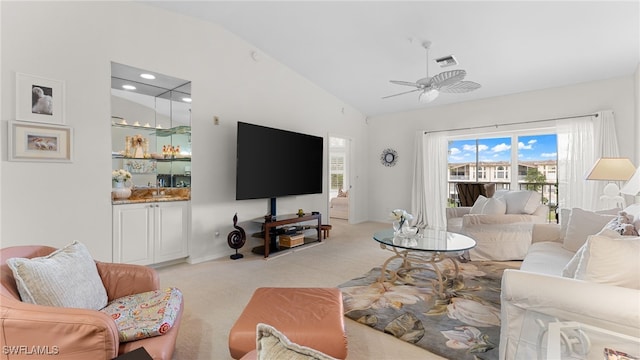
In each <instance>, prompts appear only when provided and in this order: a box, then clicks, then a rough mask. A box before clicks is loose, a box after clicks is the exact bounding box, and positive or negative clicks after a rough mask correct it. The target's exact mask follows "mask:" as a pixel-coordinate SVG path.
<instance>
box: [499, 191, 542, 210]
mask: <svg viewBox="0 0 640 360" xmlns="http://www.w3.org/2000/svg"><path fill="white" fill-rule="evenodd" d="M493 197H494V198H496V199H502V200H504V202H505V203H506V204H507V211H506V213H507V214H533V213H534V212H535V211H536V209H537V208H538V205H540V202H541V199H542V194H540V193H539V192H537V191H530V190H514V191H507V190H499V191H496V193H495V194H494V195H493Z"/></svg>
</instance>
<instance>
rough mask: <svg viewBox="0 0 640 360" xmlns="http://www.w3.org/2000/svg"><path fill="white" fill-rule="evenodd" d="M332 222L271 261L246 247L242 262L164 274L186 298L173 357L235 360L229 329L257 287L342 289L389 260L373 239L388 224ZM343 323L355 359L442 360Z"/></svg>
mask: <svg viewBox="0 0 640 360" xmlns="http://www.w3.org/2000/svg"><path fill="white" fill-rule="evenodd" d="M331 224H332V225H333V230H331V233H330V237H329V239H327V240H324V241H323V242H322V244H321V245H318V246H314V247H311V248H306V249H302V250H299V251H296V252H293V253H290V254H287V255H282V256H278V257H275V258H273V259H270V260H268V261H265V260H264V259H263V258H262V257H261V256H258V255H254V254H251V253H249V252H248V249H243V250H244V251H243V252H244V253H245V257H244V258H243V259H240V260H235V261H234V260H230V259H229V258H228V257H225V258H222V259H219V260H216V261H210V262H206V263H201V264H196V265H189V264H179V265H174V266H170V267H164V268H161V269H159V273H160V279H161V283H162V286H176V287H178V288H180V289H181V290H182V292H183V294H184V298H185V313H184V316H183V320H182V326H181V328H180V334H179V336H178V344H177V348H176V352H175V355H174V359H179V360H196V359H203V360H205V359H206V360H211V359H215V360H219V359H231V356H230V355H229V350H228V335H229V329H230V328H231V327H232V326H233V323H234V322H235V320H236V318H237V317H238V315H239V314H240V313H241V312H242V309H243V308H244V306H245V305H246V304H247V302H248V301H249V298H250V297H251V295H252V294H253V291H254V289H256V288H258V287H262V286H281V287H289V286H302V287H336V286H337V285H339V284H341V283H343V282H345V281H347V280H349V279H352V278H354V277H356V276H360V275H362V274H363V273H366V272H367V271H369V270H370V269H371V268H372V267H374V266H378V265H380V264H382V263H383V262H384V261H385V260H386V259H387V258H388V257H389V256H390V255H391V253H390V252H389V251H386V250H382V249H381V248H380V247H379V246H378V243H377V242H375V241H374V240H373V239H372V237H371V236H372V234H373V233H374V232H375V231H377V230H381V229H385V228H387V227H389V226H391V225H390V224H383V223H363V224H358V225H349V224H347V223H346V221H344V220H336V219H331ZM231 253H232V250H231V249H229V254H231ZM345 323H346V328H347V337H348V343H349V356H348V359H349V360H354V359H372V360H375V359H403V360H412V359H421V360H430V359H442V358H441V357H439V356H436V355H433V354H431V353H429V352H427V351H425V350H423V349H421V348H419V347H418V346H415V345H412V344H407V343H405V342H403V341H401V340H398V339H396V338H394V337H393V336H390V335H387V334H384V333H382V332H379V331H376V330H373V329H371V328H369V327H367V326H365V325H361V324H358V323H356V322H355V321H353V320H350V319H346V318H345Z"/></svg>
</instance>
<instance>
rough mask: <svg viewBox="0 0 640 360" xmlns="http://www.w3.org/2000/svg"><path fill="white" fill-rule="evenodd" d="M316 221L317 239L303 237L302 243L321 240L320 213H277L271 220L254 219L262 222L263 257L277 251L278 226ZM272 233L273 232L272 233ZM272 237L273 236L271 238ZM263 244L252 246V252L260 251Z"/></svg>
mask: <svg viewBox="0 0 640 360" xmlns="http://www.w3.org/2000/svg"><path fill="white" fill-rule="evenodd" d="M314 220H317V221H318V226H317V229H316V230H317V236H318V238H317V239H313V238H312V239H310V240H312V241H307V239H306V238H305V241H304V243H305V244H307V243H309V242H320V241H322V236H321V234H320V232H321V228H320V226H321V224H322V215H321V214H304V215H302V216H298V214H286V215H278V216H276V219H275V220H273V221H267V220H266V219H265V218H258V219H255V220H254V221H256V222H259V223H261V224H262V233H263V234H264V257H265V258H267V257H269V253H270V252H274V251H278V244H277V243H276V237H277V235H278V234H277V229H278V227H281V226H284V225H289V224H297V223H302V222H306V221H314ZM272 233H273V234H272ZM272 237H273V238H272ZM262 248H263V246H258V247H255V248H253V252H254V253H262V252H263V251H262V250H263V249H262Z"/></svg>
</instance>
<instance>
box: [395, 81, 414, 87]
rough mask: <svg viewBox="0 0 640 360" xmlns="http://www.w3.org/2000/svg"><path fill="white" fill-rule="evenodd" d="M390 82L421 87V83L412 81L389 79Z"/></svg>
mask: <svg viewBox="0 0 640 360" xmlns="http://www.w3.org/2000/svg"><path fill="white" fill-rule="evenodd" d="M389 82H391V83H392V84H396V85H405V86H413V87H420V84H416V83H412V82H410V81H400V80H389Z"/></svg>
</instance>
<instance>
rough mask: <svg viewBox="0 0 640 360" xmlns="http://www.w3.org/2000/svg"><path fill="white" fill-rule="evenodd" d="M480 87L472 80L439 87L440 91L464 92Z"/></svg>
mask: <svg viewBox="0 0 640 360" xmlns="http://www.w3.org/2000/svg"><path fill="white" fill-rule="evenodd" d="M480 87H481V85H480V84H478V83H475V82H473V81H460V82H458V83H455V84H453V85H449V86H445V87H441V88H440V91H442V92H447V93H456V94H457V93H466V92H469V91H473V90H476V89H479V88H480Z"/></svg>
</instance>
